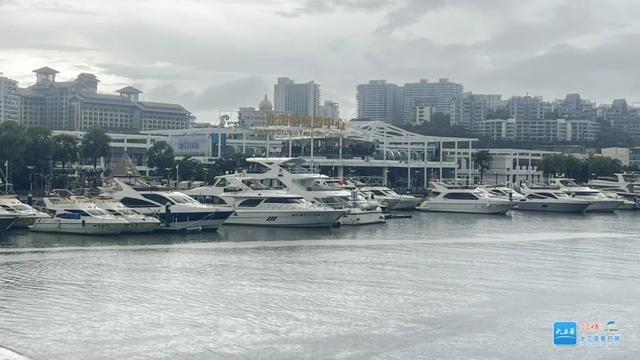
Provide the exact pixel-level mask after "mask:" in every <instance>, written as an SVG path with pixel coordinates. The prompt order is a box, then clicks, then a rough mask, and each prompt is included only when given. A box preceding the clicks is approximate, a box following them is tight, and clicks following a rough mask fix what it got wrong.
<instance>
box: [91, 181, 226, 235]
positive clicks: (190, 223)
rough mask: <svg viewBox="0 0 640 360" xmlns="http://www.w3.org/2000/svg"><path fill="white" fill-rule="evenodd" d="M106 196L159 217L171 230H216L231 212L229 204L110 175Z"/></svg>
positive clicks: (147, 214) (164, 225) (104, 189)
mask: <svg viewBox="0 0 640 360" xmlns="http://www.w3.org/2000/svg"><path fill="white" fill-rule="evenodd" d="M102 190H103V191H104V192H105V194H104V195H105V196H106V197H112V198H113V199H115V200H117V201H119V202H121V203H122V204H124V205H125V206H126V207H128V208H131V209H134V210H136V211H138V212H139V213H141V214H143V215H146V216H153V217H156V218H158V219H159V220H160V221H161V222H162V225H163V227H165V228H168V229H172V230H187V229H204V230H216V229H218V228H219V227H220V226H222V224H223V223H224V222H225V220H227V219H228V218H229V216H231V214H233V209H232V208H231V207H229V206H213V205H205V204H201V203H199V202H198V201H197V200H195V199H194V198H192V197H191V196H189V195H186V194H184V193H181V192H177V191H171V190H169V189H166V188H163V187H159V186H154V185H150V184H147V183H145V182H144V181H142V180H141V179H139V178H130V179H129V178H126V179H125V178H113V179H112V180H111V181H110V183H109V186H107V187H104V188H102Z"/></svg>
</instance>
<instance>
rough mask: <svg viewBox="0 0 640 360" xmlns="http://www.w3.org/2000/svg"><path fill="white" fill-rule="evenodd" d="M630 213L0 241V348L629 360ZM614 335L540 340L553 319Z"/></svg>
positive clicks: (70, 353) (639, 267) (121, 354)
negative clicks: (617, 340)
mask: <svg viewBox="0 0 640 360" xmlns="http://www.w3.org/2000/svg"><path fill="white" fill-rule="evenodd" d="M639 220H640V212H638V213H631V212H630V213H619V214H591V215H547V214H523V213H514V214H512V215H511V216H476V215H462V214H460V215H455V214H430V213H416V214H414V217H413V218H412V219H395V220H391V221H389V222H388V223H387V224H386V225H373V226H365V227H359V228H351V227H343V228H341V229H326V230H318V229H315V230H293V229H265V228H240V227H227V228H224V229H221V230H220V231H219V232H218V233H202V234H163V235H157V234H154V235H145V236H130V237H119V238H115V239H108V238H91V237H78V236H56V235H46V234H30V233H26V232H21V233H9V234H7V235H5V236H4V238H3V239H2V240H0V245H1V246H2V248H1V249H0V344H2V345H5V346H9V347H11V348H14V349H17V350H19V351H21V352H23V353H25V354H27V355H29V356H32V357H33V358H34V359H170V358H177V359H218V358H225V359H246V358H261V359H262V358H274V359H276V358H277V359H281V358H283V359H327V358H338V359H362V358H373V359H415V358H425V359H426V358H439V359H440V358H447V359H469V358H475V359H514V358H519V359H543V358H567V359H572V358H579V357H584V358H589V359H609V358H616V359H624V358H634V357H636V355H637V354H638V353H639V352H640V345H639V342H638V329H639V328H640V296H639V295H640V287H639V285H640V283H639V282H640V280H638V279H640V246H639V240H640V239H639V234H640V231H639V230H640V221H639ZM611 319H613V320H615V321H616V322H617V324H618V328H619V329H620V330H619V334H620V335H621V336H622V339H623V340H622V346H621V347H619V348H580V347H574V348H557V347H554V346H553V345H552V344H551V335H552V322H553V321H557V320H577V321H606V320H611Z"/></svg>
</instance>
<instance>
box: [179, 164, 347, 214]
mask: <svg viewBox="0 0 640 360" xmlns="http://www.w3.org/2000/svg"><path fill="white" fill-rule="evenodd" d="M184 193H185V194H187V195H189V196H191V197H193V198H194V199H196V200H198V201H200V202H201V203H205V204H211V203H215V204H227V205H230V206H232V207H233V208H234V210H235V212H234V214H233V215H231V216H230V217H229V219H227V221H226V222H225V224H232V225H254V226H280V227H330V226H333V225H334V224H336V223H337V222H338V221H339V220H340V218H341V217H342V216H343V215H344V214H345V213H346V210H337V209H333V208H330V207H326V206H318V205H315V204H312V203H310V202H309V201H307V200H305V199H304V197H302V196H301V195H294V194H289V193H286V192H285V191H283V190H282V189H274V188H269V187H267V186H265V185H264V184H263V183H261V182H260V181H259V180H258V179H255V178H253V177H251V176H248V175H247V174H246V173H237V174H233V175H224V176H219V177H217V178H216V181H215V182H214V184H213V185H212V186H201V187H196V188H193V189H189V190H185V191H184Z"/></svg>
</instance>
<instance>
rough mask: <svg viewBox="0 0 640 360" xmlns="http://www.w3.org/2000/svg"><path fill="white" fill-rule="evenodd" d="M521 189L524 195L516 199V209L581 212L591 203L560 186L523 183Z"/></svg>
mask: <svg viewBox="0 0 640 360" xmlns="http://www.w3.org/2000/svg"><path fill="white" fill-rule="evenodd" d="M520 191H521V192H522V194H523V195H524V197H523V198H522V199H518V200H517V201H515V207H514V209H516V210H523V211H546V212H567V213H581V212H584V211H585V210H586V209H587V208H588V207H589V206H590V205H591V203H590V202H588V201H585V200H582V199H576V198H573V197H571V196H569V195H567V194H566V193H564V192H562V191H560V189H559V188H558V187H549V186H536V185H528V184H522V185H521V186H520Z"/></svg>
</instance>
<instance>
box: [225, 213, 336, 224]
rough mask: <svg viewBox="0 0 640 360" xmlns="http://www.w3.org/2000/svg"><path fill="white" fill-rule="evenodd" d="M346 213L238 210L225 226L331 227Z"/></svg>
mask: <svg viewBox="0 0 640 360" xmlns="http://www.w3.org/2000/svg"><path fill="white" fill-rule="evenodd" d="M344 213H345V212H344V211H339V210H336V211H326V210H324V211H311V210H310V211H274V210H262V211H260V210H238V209H236V213H235V214H234V215H231V216H230V217H229V218H228V219H227V221H226V222H225V225H227V224H228V225H246V226H269V227H331V226H333V225H334V224H335V223H336V222H338V221H339V220H340V218H341V217H342V216H343V215H344Z"/></svg>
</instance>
